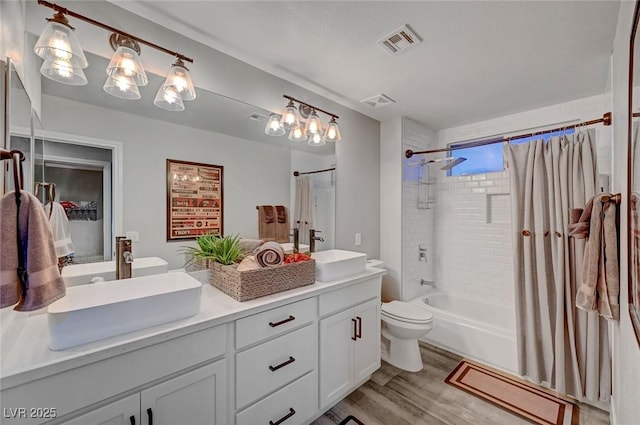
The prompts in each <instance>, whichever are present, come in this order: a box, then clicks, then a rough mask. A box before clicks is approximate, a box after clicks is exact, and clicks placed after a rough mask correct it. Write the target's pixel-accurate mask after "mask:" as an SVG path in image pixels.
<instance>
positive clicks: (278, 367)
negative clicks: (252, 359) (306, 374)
mask: <svg viewBox="0 0 640 425" xmlns="http://www.w3.org/2000/svg"><path fill="white" fill-rule="evenodd" d="M295 361H296V359H294V358H293V357H292V356H289V360H286V361H284V362H283V363H280V364H279V365H277V366H271V365H270V366H269V370H270V371H271V372H275V371H276V370H278V369H280V368H281V367H285V366H286V365H288V364H291V363H293V362H295Z"/></svg>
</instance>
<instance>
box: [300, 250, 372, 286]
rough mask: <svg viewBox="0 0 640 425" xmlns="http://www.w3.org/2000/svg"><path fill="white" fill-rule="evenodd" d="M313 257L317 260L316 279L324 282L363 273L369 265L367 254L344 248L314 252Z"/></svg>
mask: <svg viewBox="0 0 640 425" xmlns="http://www.w3.org/2000/svg"><path fill="white" fill-rule="evenodd" d="M311 257H312V258H313V259H315V260H316V280H320V281H322V282H328V281H331V280H337V279H342V278H344V277H347V276H352V275H354V274H358V273H363V272H364V271H365V267H366V265H367V254H364V253H362V252H354V251H345V250H342V249H328V250H326V251H318V252H314V253H312V254H311Z"/></svg>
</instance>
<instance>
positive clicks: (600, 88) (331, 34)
mask: <svg viewBox="0 0 640 425" xmlns="http://www.w3.org/2000/svg"><path fill="white" fill-rule="evenodd" d="M113 2H114V3H116V4H117V5H118V6H120V7H122V8H124V9H126V10H129V11H131V12H133V13H136V14H139V15H141V16H143V17H145V18H147V19H150V20H152V21H155V22H156V23H158V24H161V25H163V26H165V27H167V28H170V29H172V30H174V31H177V32H180V33H182V34H184V35H186V36H188V37H190V38H193V39H195V40H197V41H199V42H202V43H204V44H206V45H208V46H210V47H212V48H214V49H217V50H219V51H221V52H223V53H226V54H228V55H230V56H234V57H236V58H238V59H240V60H243V61H245V62H247V63H249V64H251V65H254V66H256V67H258V68H260V69H263V70H265V71H267V72H269V73H271V74H274V75H277V76H279V77H282V78H285V79H287V80H289V81H291V82H293V83H295V84H298V85H300V86H302V87H305V88H307V89H309V90H311V91H314V92H316V93H317V94H320V95H323V96H325V97H327V98H329V99H332V100H334V101H336V102H339V103H341V104H343V105H345V106H348V107H350V108H352V109H355V110H358V111H360V112H362V113H364V114H365V115H368V116H370V117H372V118H374V119H377V120H380V121H383V120H385V119H388V118H391V117H396V116H399V115H404V116H408V117H411V118H413V119H415V120H417V121H419V122H422V123H423V124H425V125H427V126H429V127H431V128H432V129H435V130H439V129H443V128H449V127H452V126H456V125H461V124H465V123H471V122H477V121H481V120H485V119H490V118H494V117H499V116H503V115H507V114H511V113H516V112H521V111H525V110H530V109H534V108H538V107H542V106H546V105H551V104H556V103H560V102H564V101H568V100H573V99H578V98H582V97H587V96H592V95H595V94H600V93H603V92H604V90H605V87H606V86H607V85H606V81H607V77H608V68H609V59H610V55H611V50H612V45H613V39H614V36H615V29H616V21H617V17H618V7H619V2H618V1H617V0H613V1H536V2H533V1H507V2H501V1H473V2H471V1H408V2H407V1H373V2H364V1H124V2H120V1H113ZM404 24H409V25H410V26H411V27H412V28H413V29H414V30H415V31H416V32H417V33H418V34H419V35H420V36H421V37H422V38H423V39H424V41H423V42H422V43H421V44H419V45H417V46H415V47H413V48H411V49H409V50H407V51H403V52H401V53H399V54H397V55H395V56H392V55H390V54H389V53H387V52H386V51H385V50H384V49H383V48H381V47H380V46H379V45H377V41H378V40H379V39H381V38H382V37H384V36H385V35H387V34H388V33H390V32H391V31H393V30H395V29H397V28H399V27H401V26H403V25H404ZM379 93H384V94H386V95H387V96H389V97H391V98H392V99H394V100H395V101H396V102H397V103H396V104H394V105H389V106H385V107H383V108H379V109H373V108H371V107H370V106H367V105H365V104H363V103H361V102H360V101H361V100H363V99H365V98H369V97H371V96H374V95H377V94H379Z"/></svg>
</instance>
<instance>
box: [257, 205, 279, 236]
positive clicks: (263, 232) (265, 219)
mask: <svg viewBox="0 0 640 425" xmlns="http://www.w3.org/2000/svg"><path fill="white" fill-rule="evenodd" d="M258 233H259V235H258V237H259V238H260V239H262V240H263V241H274V240H276V214H275V210H274V208H273V205H260V206H258Z"/></svg>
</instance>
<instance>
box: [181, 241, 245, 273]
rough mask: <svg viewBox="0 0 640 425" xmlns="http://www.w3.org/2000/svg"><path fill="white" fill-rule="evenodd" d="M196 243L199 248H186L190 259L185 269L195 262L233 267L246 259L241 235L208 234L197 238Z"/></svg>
mask: <svg viewBox="0 0 640 425" xmlns="http://www.w3.org/2000/svg"><path fill="white" fill-rule="evenodd" d="M196 243H197V246H189V247H185V253H186V254H187V257H190V259H189V260H187V263H186V264H185V267H187V266H188V265H191V264H192V263H194V262H203V263H205V264H211V263H218V264H221V265H224V266H231V265H234V264H236V263H239V262H240V261H241V260H242V258H243V257H244V252H243V251H242V248H241V247H240V236H239V235H233V236H218V235H213V234H209V233H207V234H204V235H199V236H198V237H196Z"/></svg>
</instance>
